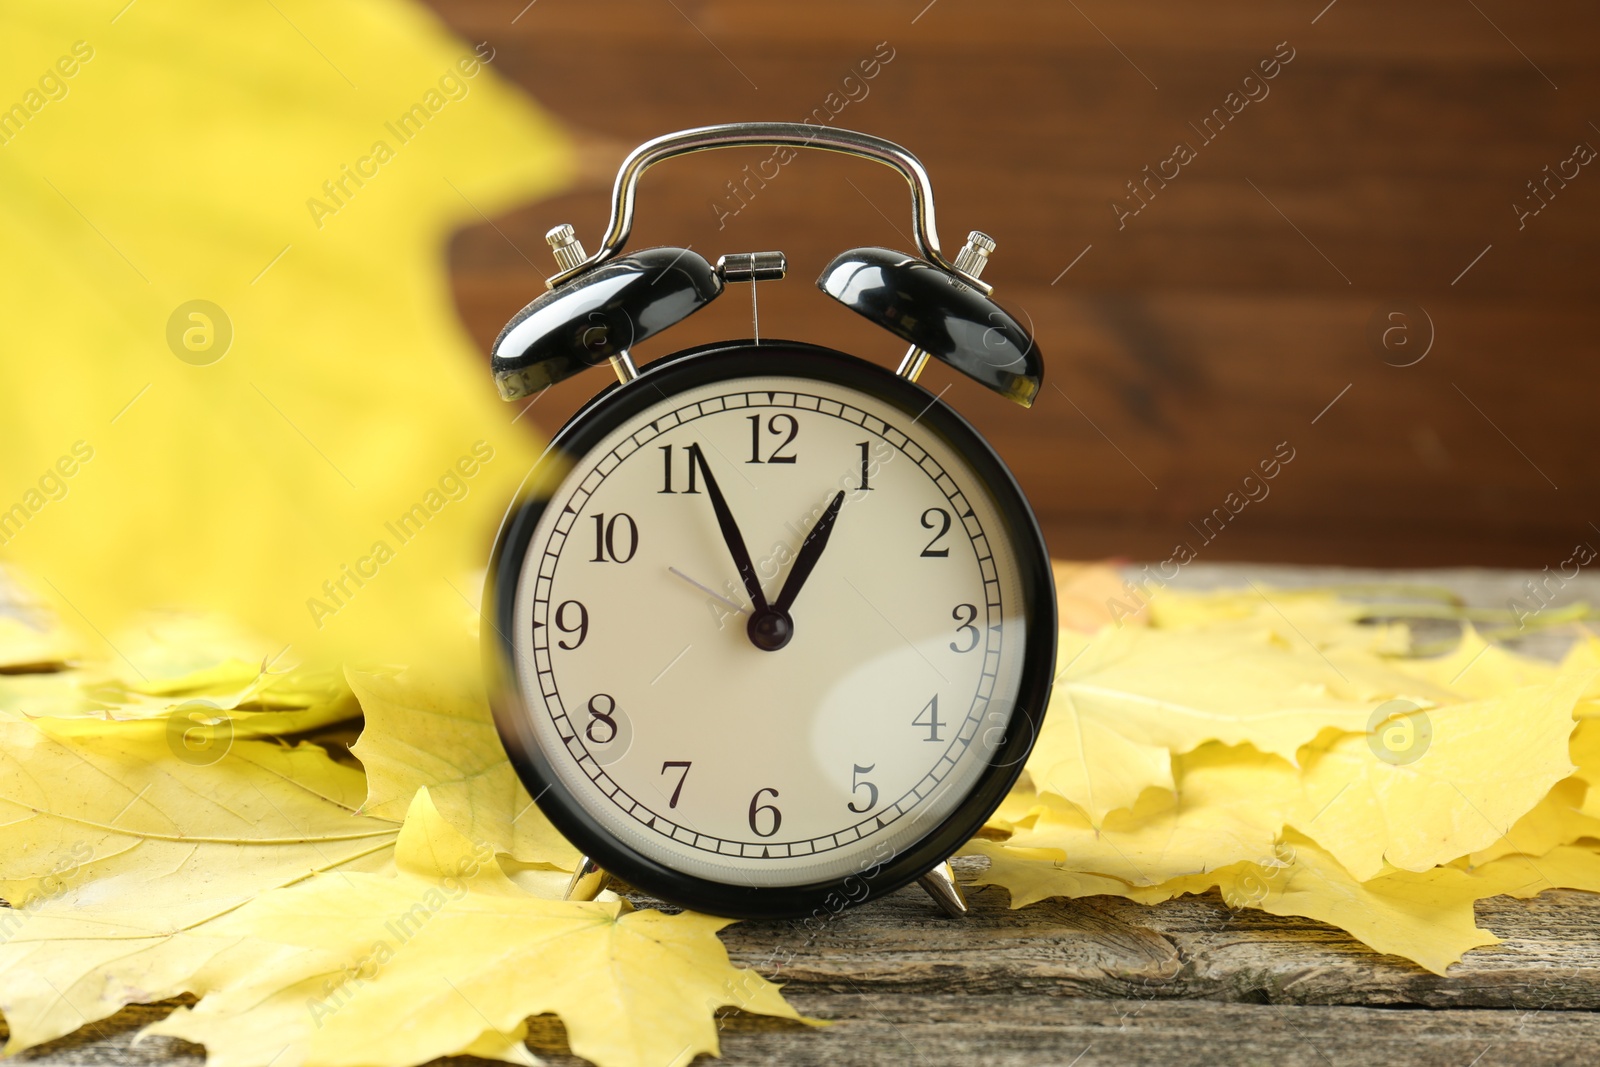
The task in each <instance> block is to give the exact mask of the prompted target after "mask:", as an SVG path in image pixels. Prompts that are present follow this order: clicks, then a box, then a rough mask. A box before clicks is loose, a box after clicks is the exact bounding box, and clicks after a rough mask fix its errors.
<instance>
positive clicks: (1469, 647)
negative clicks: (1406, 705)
mask: <svg viewBox="0 0 1600 1067" xmlns="http://www.w3.org/2000/svg"><path fill="white" fill-rule="evenodd" d="M1597 666H1600V665H1597ZM1395 667H1396V668H1397V669H1399V670H1402V671H1406V672H1407V673H1410V674H1415V675H1416V676H1417V677H1419V678H1425V679H1427V680H1428V681H1430V682H1432V683H1434V684H1435V685H1438V686H1440V687H1442V688H1445V689H1450V690H1453V691H1455V692H1457V693H1460V694H1461V695H1462V696H1465V697H1469V698H1473V699H1478V698H1483V697H1492V696H1498V695H1500V694H1501V693H1504V692H1506V691H1507V690H1508V689H1516V688H1518V687H1519V686H1524V685H1541V684H1545V683H1548V682H1550V681H1552V680H1553V679H1554V678H1555V677H1556V675H1557V673H1558V669H1557V667H1556V665H1555V664H1554V663H1550V662H1547V661H1545V660H1538V659H1533V658H1531V657H1528V656H1520V655H1518V654H1517V653H1515V652H1512V651H1510V650H1509V649H1506V648H1502V647H1501V646H1499V645H1496V644H1493V643H1491V642H1489V641H1485V640H1484V639H1483V637H1482V636H1481V635H1480V634H1479V633H1478V631H1477V629H1476V628H1475V627H1473V626H1471V625H1468V626H1466V627H1465V628H1463V630H1462V632H1461V640H1460V642H1459V643H1458V644H1457V645H1456V647H1455V648H1454V649H1453V650H1452V651H1450V652H1449V653H1447V654H1446V655H1443V656H1437V657H1433V658H1430V659H1399V660H1396V661H1395Z"/></svg>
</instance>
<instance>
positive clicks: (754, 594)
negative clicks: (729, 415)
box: [689, 444, 767, 614]
mask: <svg viewBox="0 0 1600 1067" xmlns="http://www.w3.org/2000/svg"><path fill="white" fill-rule="evenodd" d="M689 455H690V457H691V462H693V463H695V464H697V465H698V466H699V468H700V474H701V475H702V476H703V477H704V478H705V480H706V494H707V495H708V496H710V497H711V510H712V511H714V512H716V515H717V527H718V528H719V529H720V530H721V531H722V540H723V543H724V544H726V545H727V546H728V555H730V556H732V557H733V565H734V567H736V568H737V569H738V571H739V578H740V579H741V580H742V581H743V582H744V591H745V594H746V595H747V596H749V597H750V603H751V604H754V605H755V611H756V613H757V614H760V613H762V612H764V611H766V610H767V596H766V594H765V593H763V592H762V591H761V580H760V579H759V578H758V577H757V576H756V567H755V564H754V563H752V562H751V561H750V550H749V549H747V548H745V546H744V535H743V534H741V533H740V532H739V524H738V523H737V522H735V521H734V519H733V512H732V511H730V510H729V509H728V501H727V498H726V497H724V496H723V495H722V489H721V488H720V487H719V486H718V485H717V479H716V476H715V475H713V474H712V473H711V465H710V464H709V463H707V462H706V457H705V455H704V454H703V453H702V452H701V451H700V446H699V445H697V444H695V445H690V446H689Z"/></svg>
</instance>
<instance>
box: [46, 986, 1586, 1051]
mask: <svg viewBox="0 0 1600 1067" xmlns="http://www.w3.org/2000/svg"><path fill="white" fill-rule="evenodd" d="M795 1002H796V1004H797V1005H799V1007H800V1008H801V1010H802V1011H805V1012H808V1013H810V1014H811V1015H812V1016H813V1017H820V1018H826V1019H829V1020H830V1021H831V1023H832V1025H830V1026H828V1027H826V1028H822V1029H812V1028H809V1027H806V1026H803V1025H801V1024H798V1023H789V1022H784V1021H781V1020H775V1019H766V1018H762V1017H760V1016H752V1015H742V1014H734V1015H731V1016H728V1017H727V1018H725V1019H724V1020H722V1032H721V1035H720V1036H721V1043H722V1056H723V1062H725V1063H728V1064H730V1065H736V1064H751V1063H782V1064H786V1065H797V1067H804V1065H811V1064H815V1065H819V1067H856V1065H868V1064H901V1063H915V1064H918V1065H919V1067H938V1065H943V1064H951V1065H955V1064H960V1065H963V1067H964V1065H967V1064H973V1063H984V1064H993V1065H995V1067H1020V1065H1023V1064H1057V1065H1061V1064H1073V1065H1075V1067H1094V1065H1099V1064H1122V1065H1130V1067H1146V1065H1148V1067H1170V1065H1171V1064H1186V1063H1201V1064H1204V1063H1229V1064H1268V1065H1271V1067H1333V1065H1335V1064H1347V1063H1357V1064H1371V1063H1407V1064H1419V1065H1424V1067H1432V1065H1435V1064H1437V1065H1440V1067H1446V1065H1448V1067H1461V1065H1463V1064H1469V1063H1480V1064H1495V1063H1518V1064H1524V1063H1541V1064H1590V1063H1593V1062H1594V1049H1595V1047H1596V1044H1597V1042H1600V1016H1597V1015H1595V1014H1592V1013H1588V1012H1560V1011H1552V1010H1549V1009H1547V1008H1541V1006H1540V1005H1539V1004H1538V1003H1537V1002H1531V1003H1529V1004H1528V1005H1526V1006H1523V1007H1518V1008H1516V1009H1510V1010H1505V1011H1470V1010H1449V1011H1427V1012H1423V1011H1384V1010H1381V1009H1376V1008H1351V1007H1337V1006H1335V1007H1328V1006H1300V1005H1281V1004H1205V1003H1195V1002H1188V1001H1159V1000H1150V999H1143V998H1139V997H1133V998H1127V999H1121V1000H1100V1001H1084V1000H1078V1001H1064V1000H1061V999H1059V998H1054V997H1048V996H1038V995H1031V996H1030V995H1021V996H984V997H969V996H957V995H936V994H935V995H925V994H873V995H867V994H863V993H833V994H804V995H802V994H796V995H795ZM166 1010H167V1008H166V1007H164V1006H159V1005H157V1006H150V1007H140V1008H129V1009H127V1010H125V1011H123V1012H122V1013H120V1014H119V1015H117V1016H115V1017H113V1018H111V1019H108V1020H106V1021H105V1022H104V1023H102V1024H101V1026H100V1028H99V1031H98V1032H97V1033H88V1032H85V1033H84V1034H80V1035H74V1036H73V1037H69V1038H64V1039H62V1040H60V1041H56V1042H54V1043H52V1044H51V1045H48V1046H44V1047H41V1048H39V1049H35V1050H33V1051H31V1052H27V1053H24V1054H22V1055H21V1056H19V1057H18V1059H19V1061H22V1062H27V1063H34V1064H39V1065H41V1067H146V1065H150V1067H154V1065H157V1064H172V1065H175V1067H180V1065H181V1067H198V1065H199V1064H200V1063H202V1062H203V1061H202V1052H201V1049H200V1048H199V1047H198V1046H195V1045H189V1044H186V1043H185V1042H182V1041H177V1040H174V1039H172V1038H163V1037H158V1038H151V1039H149V1040H147V1041H144V1042H141V1043H140V1044H139V1045H136V1046H135V1045H132V1044H131V1041H132V1037H133V1035H134V1034H135V1033H136V1032H137V1031H138V1029H139V1028H140V1027H142V1026H144V1025H146V1024H148V1023H150V1022H152V1021H154V1020H155V1019H157V1018H159V1017H161V1016H162V1015H163V1014H165V1012H166ZM529 1029H530V1032H529V1040H528V1043H529V1046H530V1047H531V1048H532V1049H533V1051H534V1052H535V1053H536V1054H537V1055H538V1056H540V1058H542V1059H544V1060H545V1061H546V1062H548V1063H550V1064H552V1065H553V1067H555V1065H560V1067H566V1065H576V1064H579V1063H582V1062H583V1061H581V1060H578V1059H576V1058H575V1057H573V1056H571V1055H570V1054H569V1053H567V1051H566V1042H565V1033H564V1031H563V1029H562V1027H561V1024H560V1022H559V1021H557V1020H555V1019H553V1018H551V1017H549V1016H542V1017H540V1018H537V1019H535V1020H533V1021H532V1024H531V1026H530V1028H529ZM436 1062H437V1063H438V1064H439V1065H441V1067H443V1065H446V1064H448V1065H451V1067H490V1061H485V1060H476V1059H471V1058H468V1057H456V1058H453V1059H448V1060H440V1061H436ZM701 1062H709V1061H706V1060H702V1061H701Z"/></svg>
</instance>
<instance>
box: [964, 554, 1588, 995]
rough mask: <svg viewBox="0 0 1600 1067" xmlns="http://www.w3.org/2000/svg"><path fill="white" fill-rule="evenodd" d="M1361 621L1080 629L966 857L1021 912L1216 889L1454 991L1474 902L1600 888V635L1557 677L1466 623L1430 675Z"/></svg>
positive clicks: (1316, 597)
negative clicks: (1341, 935)
mask: <svg viewBox="0 0 1600 1067" xmlns="http://www.w3.org/2000/svg"><path fill="white" fill-rule="evenodd" d="M1096 580H1099V581H1101V582H1102V584H1104V578H1103V576H1102V577H1101V578H1099V579H1096V577H1095V575H1094V574H1093V573H1092V572H1090V573H1088V574H1086V575H1080V576H1078V577H1077V578H1076V579H1075V581H1076V582H1078V583H1082V582H1089V583H1091V584H1092V583H1093V582H1094V581H1096ZM1113 581H1114V580H1113ZM1072 588H1073V582H1072V581H1069V582H1067V583H1064V592H1067V593H1070V591H1071V589H1072ZM1118 592H1119V589H1118V588H1117V587H1116V585H1115V584H1113V586H1112V594H1113V595H1115V594H1117V593H1118ZM1102 602H1103V601H1102ZM1362 614H1363V608H1362V606H1361V605H1359V604H1353V603H1349V602H1345V601H1341V600H1340V599H1338V598H1337V597H1335V596H1334V595H1332V594H1330V593H1327V592H1316V591H1309V592H1283V591H1268V590H1261V589H1257V588H1255V587H1251V588H1250V589H1248V590H1246V591H1243V592H1237V593H1220V594H1206V595H1191V594H1183V593H1179V592H1176V591H1162V592H1160V593H1159V594H1158V595H1157V596H1155V597H1154V598H1153V599H1152V600H1151V602H1150V603H1149V605H1148V608H1147V610H1146V611H1145V612H1144V613H1143V614H1142V615H1141V616H1140V617H1139V618H1137V619H1136V620H1134V622H1135V623H1137V625H1134V624H1126V625H1120V626H1119V625H1116V624H1107V625H1105V626H1103V627H1101V628H1099V629H1097V630H1094V631H1093V632H1084V631H1082V630H1076V629H1064V630H1063V631H1062V632H1061V638H1060V651H1059V656H1060V658H1059V661H1058V665H1057V670H1058V671H1059V676H1058V678H1057V680H1056V686H1055V692H1054V696H1053V698H1052V701H1051V705H1050V710H1049V714H1048V716H1047V719H1046V722H1045V726H1044V728H1043V730H1042V732H1041V734H1040V736H1039V738H1038V741H1037V746H1036V748H1035V750H1034V753H1033V756H1032V758H1031V759H1030V760H1029V763H1028V768H1027V774H1026V775H1025V778H1024V781H1023V783H1022V784H1021V785H1020V786H1019V788H1018V789H1017V790H1016V791H1015V792H1013V794H1012V796H1011V797H1010V798H1008V800H1007V802H1006V804H1005V806H1004V807H1003V808H1002V809H1001V811H1000V812H999V813H997V814H996V816H995V818H994V819H993V820H991V823H990V826H989V829H988V833H987V834H986V839H985V840H979V841H975V842H973V844H972V846H971V848H970V850H971V851H976V852H978V853H981V854H982V855H985V856H987V857H988V858H989V861H990V865H989V868H988V870H987V871H986V872H985V873H984V874H983V875H982V876H980V881H981V882H984V883H987V884H993V885H999V886H1003V887H1005V888H1006V889H1007V890H1008V891H1009V893H1010V894H1011V902H1012V906H1013V907H1022V906H1024V905H1026V904H1028V903H1031V902H1033V901H1037V900H1041V899H1044V898H1046V897H1053V896H1064V897H1083V896H1092V895H1096V894H1114V895H1117V896H1123V897H1128V898H1129V899H1132V900H1137V901H1141V902H1144V903H1156V902H1159V901H1163V900H1168V899H1170V898H1172V897H1175V896H1180V895H1182V894H1185V893H1205V892H1208V891H1210V890H1218V891H1220V893H1221V895H1222V897H1223V899H1224V900H1225V901H1226V902H1227V904H1228V905H1229V906H1230V907H1234V908H1259V909H1261V910H1263V911H1267V912H1271V913H1273V914H1276V915H1300V916H1307V917H1309V918H1313V919H1318V920H1320V921H1322V922H1326V923H1329V924H1332V925H1334V926H1338V927H1341V928H1343V929H1345V930H1347V931H1349V932H1350V933H1351V934H1352V935H1353V936H1355V937H1356V938H1358V939H1359V940H1361V941H1362V942H1363V943H1365V944H1367V945H1369V946H1371V947H1372V948H1374V949H1376V950H1377V951H1379V952H1385V953H1392V954H1394V955H1397V956H1404V957H1407V958H1409V959H1412V960H1415V961H1416V962H1417V963H1419V964H1421V965H1422V966H1424V967H1426V968H1428V969H1429V970H1431V971H1434V972H1437V973H1440V974H1443V973H1444V972H1445V970H1446V969H1447V968H1448V967H1449V965H1450V964H1452V963H1454V962H1456V961H1457V960H1459V959H1460V958H1461V956H1462V954H1463V953H1464V952H1466V951H1467V950H1469V949H1472V948H1474V947H1477V946H1479V945H1487V944H1493V943H1495V942H1496V941H1497V938H1496V937H1495V936H1494V934H1493V933H1492V932H1490V931H1488V930H1484V929H1480V928H1478V926H1477V925H1476V922H1475V918H1474V912H1473V903H1474V902H1475V901H1477V900H1481V899H1484V898H1486V897H1492V896H1497V895H1500V894H1510V895H1512V896H1518V897H1529V896H1534V895H1536V894H1538V893H1540V892H1543V891H1544V890H1546V889H1552V888H1558V887H1559V888H1572V889H1586V890H1590V891H1600V639H1596V638H1595V637H1593V636H1586V637H1585V638H1584V639H1583V640H1581V641H1579V642H1578V643H1577V644H1576V645H1574V646H1573V648H1572V649H1571V651H1570V652H1569V653H1568V654H1567V656H1566V658H1565V660H1564V661H1563V662H1562V663H1560V664H1554V663H1547V662H1544V661H1541V660H1535V659H1531V658H1527V657H1523V656H1520V655H1517V654H1514V653H1512V652H1509V651H1506V650H1505V649H1502V648H1500V647H1498V646H1494V645H1490V644H1487V643H1486V642H1484V641H1483V640H1482V638H1480V637H1479V636H1478V634H1477V633H1476V632H1475V631H1474V630H1472V629H1471V628H1470V627H1468V628H1467V629H1466V632H1465V634H1464V635H1463V636H1462V638H1461V641H1460V644H1459V646H1458V647H1457V648H1456V649H1455V650H1454V651H1453V652H1451V653H1450V654H1448V655H1446V656H1444V657H1442V658H1434V659H1415V658H1407V657H1406V656H1405V655H1404V653H1405V652H1406V650H1407V646H1408V644H1409V642H1408V640H1407V635H1406V632H1405V630H1404V628H1403V627H1397V626H1371V625H1361V624H1359V623H1358V619H1359V618H1360V616H1361V615H1362ZM1085 617H1086V614H1085V613H1084V612H1082V611H1080V612H1078V613H1077V614H1076V615H1075V616H1073V618H1074V620H1075V621H1077V622H1079V623H1080V624H1081V623H1082V622H1083V621H1084V620H1085Z"/></svg>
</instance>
